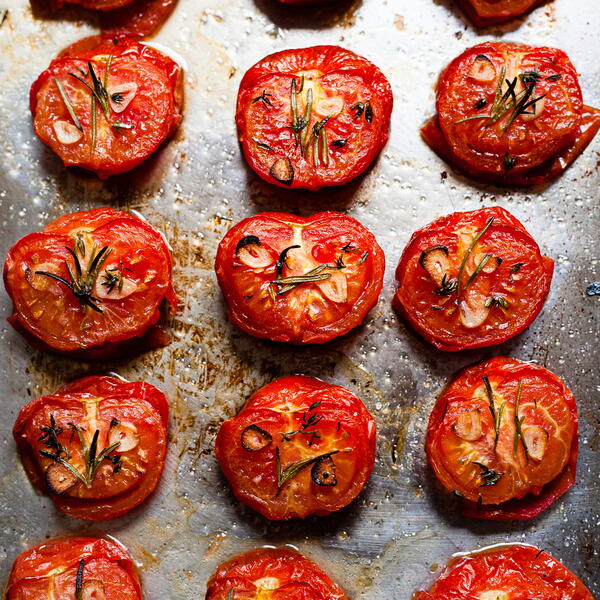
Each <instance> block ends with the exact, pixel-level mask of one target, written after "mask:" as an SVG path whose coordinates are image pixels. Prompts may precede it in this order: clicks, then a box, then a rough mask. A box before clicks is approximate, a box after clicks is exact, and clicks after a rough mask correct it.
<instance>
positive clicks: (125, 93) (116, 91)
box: [108, 81, 138, 113]
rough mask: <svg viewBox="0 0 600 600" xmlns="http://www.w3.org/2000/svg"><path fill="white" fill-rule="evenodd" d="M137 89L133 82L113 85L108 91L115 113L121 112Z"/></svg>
mask: <svg viewBox="0 0 600 600" xmlns="http://www.w3.org/2000/svg"><path fill="white" fill-rule="evenodd" d="M137 90H138V84H137V83H135V82H133V81H132V82H130V83H122V84H120V85H115V86H114V87H112V88H111V89H110V90H109V92H108V98H109V101H110V107H111V109H112V110H113V111H114V112H116V113H122V112H123V111H124V110H125V109H126V108H127V107H128V106H129V104H130V103H131V101H132V100H133V99H134V97H135V95H136V93H137Z"/></svg>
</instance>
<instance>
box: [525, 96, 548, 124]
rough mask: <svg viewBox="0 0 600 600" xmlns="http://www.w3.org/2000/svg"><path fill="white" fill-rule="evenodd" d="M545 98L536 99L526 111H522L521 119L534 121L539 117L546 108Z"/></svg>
mask: <svg viewBox="0 0 600 600" xmlns="http://www.w3.org/2000/svg"><path fill="white" fill-rule="evenodd" d="M545 100H546V99H545V98H540V99H539V100H536V101H535V103H534V104H532V105H531V106H530V107H528V108H527V110H526V111H525V112H522V113H521V119H523V121H533V120H534V119H537V118H538V117H539V116H540V115H541V114H542V111H543V110H544V102H545Z"/></svg>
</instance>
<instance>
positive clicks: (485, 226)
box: [456, 217, 495, 306]
mask: <svg viewBox="0 0 600 600" xmlns="http://www.w3.org/2000/svg"><path fill="white" fill-rule="evenodd" d="M494 219H495V217H490V218H489V219H488V220H487V223H486V224H485V225H484V226H483V227H482V229H481V230H480V231H479V232H478V233H477V235H476V236H475V237H474V238H473V241H472V242H471V244H470V245H469V247H468V248H467V251H466V252H465V255H464V256H463V259H462V262H461V263H460V268H459V269H458V277H457V278H456V304H458V305H459V306H460V291H461V290H460V282H461V279H462V274H463V271H464V270H465V266H466V265H467V261H468V260H469V256H470V255H471V252H473V249H474V248H475V246H476V245H477V242H478V241H479V240H480V239H481V237H482V236H483V235H484V234H485V232H486V231H487V230H488V229H489V228H490V226H491V224H492V223H493V222H494Z"/></svg>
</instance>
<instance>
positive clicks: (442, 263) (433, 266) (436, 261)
mask: <svg viewBox="0 0 600 600" xmlns="http://www.w3.org/2000/svg"><path fill="white" fill-rule="evenodd" d="M419 264H420V265H421V266H422V267H423V268H424V269H425V270H426V271H427V274H428V275H429V277H430V278H431V280H432V281H433V283H435V285H437V286H438V287H442V285H443V283H444V277H446V280H447V279H448V274H449V271H450V259H449V258H448V248H447V247H446V246H441V245H440V246H431V248H427V249H426V250H423V252H421V256H420V258H419Z"/></svg>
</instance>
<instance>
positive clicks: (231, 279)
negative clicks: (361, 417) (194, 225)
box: [215, 212, 385, 344]
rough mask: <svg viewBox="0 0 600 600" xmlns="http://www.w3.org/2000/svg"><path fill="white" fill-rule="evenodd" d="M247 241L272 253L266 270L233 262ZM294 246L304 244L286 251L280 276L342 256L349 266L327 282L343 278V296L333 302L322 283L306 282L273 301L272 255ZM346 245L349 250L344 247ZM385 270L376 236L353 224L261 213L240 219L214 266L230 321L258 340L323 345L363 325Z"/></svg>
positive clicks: (328, 216)
mask: <svg viewBox="0 0 600 600" xmlns="http://www.w3.org/2000/svg"><path fill="white" fill-rule="evenodd" d="M246 236H258V237H259V239H261V240H262V244H263V247H264V248H265V249H267V250H268V252H269V253H270V256H271V260H270V264H269V265H268V266H267V267H266V268H264V269H252V268H249V267H246V265H245V264H243V263H242V262H241V261H240V260H239V259H238V256H237V253H236V249H237V245H238V244H239V243H240V240H242V238H244V237H246ZM297 244H299V245H301V246H302V247H301V249H299V250H296V249H294V250H291V251H290V252H289V253H288V255H287V261H286V265H285V266H284V267H283V270H282V274H283V275H285V276H289V275H297V274H302V273H307V272H309V270H311V269H313V268H317V265H322V264H325V263H328V264H331V263H333V262H334V261H335V260H336V258H339V256H342V255H343V257H344V261H345V262H346V263H347V265H346V267H347V268H345V269H341V270H339V271H338V273H334V271H333V270H329V272H330V273H332V275H331V277H332V278H335V277H337V278H339V277H342V278H343V282H342V283H344V282H345V285H347V290H346V296H345V297H344V296H343V295H342V296H340V298H337V297H334V299H331V298H330V297H329V296H326V295H325V294H324V292H322V291H321V290H322V287H319V286H320V285H321V286H322V285H323V282H316V283H315V282H305V283H302V284H300V285H298V286H297V287H296V288H295V289H292V290H291V291H288V292H286V293H283V294H279V295H278V294H275V298H274V299H273V297H272V296H271V295H270V294H269V292H268V288H269V287H273V288H274V286H275V284H273V283H269V282H273V281H274V280H275V279H276V278H277V266H276V262H277V258H278V256H279V255H280V253H281V252H282V251H283V250H284V249H285V248H287V247H289V246H292V245H297ZM346 244H351V246H350V247H351V248H352V251H351V252H343V251H342V250H341V248H342V247H343V246H345V245H346ZM365 253H366V256H365ZM361 261H362V262H361ZM384 270H385V257H384V254H383V250H382V249H381V247H380V246H379V244H378V243H377V240H376V239H375V237H374V236H373V235H372V234H371V233H370V232H369V231H368V230H367V229H365V228H364V227H363V226H362V225H361V224H360V223H359V222H358V221H357V220H356V219H353V218H352V217H348V216H346V215H343V214H341V213H335V212H322V213H318V214H315V215H313V216H311V217H300V216H296V215H292V214H288V213H276V212H273V213H259V214H257V215H254V216H253V217H249V218H247V219H244V220H243V221H241V222H240V223H238V224H237V225H235V226H234V227H232V228H231V229H230V230H229V231H228V232H227V234H226V235H225V237H224V238H223V239H222V240H221V243H220V244H219V248H218V251H217V257H216V261H215V271H216V274H217V279H218V282H219V285H220V287H221V290H222V292H223V295H224V297H225V301H226V303H227V312H228V315H229V319H230V321H231V322H232V323H233V324H234V325H236V326H237V327H239V328H240V329H242V330H243V331H245V332H246V333H248V334H250V335H253V336H255V337H259V338H267V339H270V340H273V341H278V342H288V343H292V344H309V343H310V344H319V343H324V342H328V341H330V340H332V339H333V338H335V337H338V336H341V335H344V334H345V333H348V332H349V331H350V330H351V329H353V328H354V327H356V326H358V325H360V324H361V323H362V322H363V320H364V319H365V317H366V316H367V313H368V312H369V311H370V310H371V309H372V308H373V307H374V306H375V304H376V303H377V299H378V297H379V294H380V292H381V288H382V286H383V273H384ZM340 273H341V275H340ZM277 289H278V290H279V289H282V288H281V287H280V286H277ZM313 309H314V311H315V313H314V314H313V313H311V311H312V310H313Z"/></svg>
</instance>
